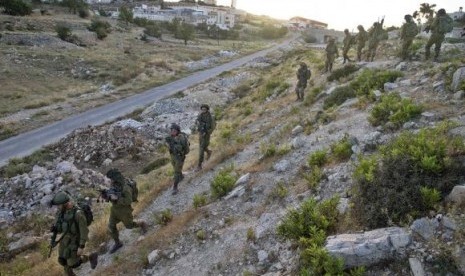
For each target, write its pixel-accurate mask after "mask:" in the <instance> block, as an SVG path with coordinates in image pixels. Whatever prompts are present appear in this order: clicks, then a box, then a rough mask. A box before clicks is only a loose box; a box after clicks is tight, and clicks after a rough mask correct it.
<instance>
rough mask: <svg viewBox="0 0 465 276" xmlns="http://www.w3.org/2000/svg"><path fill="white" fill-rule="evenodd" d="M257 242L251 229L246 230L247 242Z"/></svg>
mask: <svg viewBox="0 0 465 276" xmlns="http://www.w3.org/2000/svg"><path fill="white" fill-rule="evenodd" d="M256 240H257V236H256V235H255V231H254V230H253V228H252V227H249V228H248V229H247V241H250V242H255V241H256Z"/></svg>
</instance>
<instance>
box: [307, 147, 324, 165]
mask: <svg viewBox="0 0 465 276" xmlns="http://www.w3.org/2000/svg"><path fill="white" fill-rule="evenodd" d="M327 159H328V157H327V150H326V149H321V150H317V151H314V152H313V153H312V154H310V156H309V157H308V165H309V166H310V167H313V166H317V167H321V166H323V165H325V164H326V161H327Z"/></svg>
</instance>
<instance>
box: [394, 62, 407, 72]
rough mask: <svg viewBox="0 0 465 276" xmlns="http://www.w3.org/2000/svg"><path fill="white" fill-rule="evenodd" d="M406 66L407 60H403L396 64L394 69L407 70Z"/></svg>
mask: <svg viewBox="0 0 465 276" xmlns="http://www.w3.org/2000/svg"><path fill="white" fill-rule="evenodd" d="M407 68H408V67H407V62H405V61H402V62H400V63H399V64H397V66H396V70H398V71H405V70H407Z"/></svg>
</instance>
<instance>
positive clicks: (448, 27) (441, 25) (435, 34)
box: [425, 9, 453, 61]
mask: <svg viewBox="0 0 465 276" xmlns="http://www.w3.org/2000/svg"><path fill="white" fill-rule="evenodd" d="M452 29H453V20H452V18H450V17H449V16H448V15H447V13H446V10H445V9H440V10H438V13H437V14H436V17H435V18H434V19H433V22H432V23H431V25H429V26H428V27H427V28H426V32H429V31H431V36H430V38H429V40H428V42H427V43H426V45H425V59H429V58H430V48H431V46H433V44H434V60H435V61H437V59H438V57H439V52H440V51H441V45H442V42H443V41H444V38H445V37H446V33H449V32H451V31H452Z"/></svg>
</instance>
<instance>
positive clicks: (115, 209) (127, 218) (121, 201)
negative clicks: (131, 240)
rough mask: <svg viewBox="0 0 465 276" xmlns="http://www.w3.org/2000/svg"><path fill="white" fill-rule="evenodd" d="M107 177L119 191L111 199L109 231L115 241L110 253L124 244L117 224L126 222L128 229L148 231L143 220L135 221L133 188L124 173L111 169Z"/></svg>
mask: <svg viewBox="0 0 465 276" xmlns="http://www.w3.org/2000/svg"><path fill="white" fill-rule="evenodd" d="M107 177H108V178H110V179H111V180H112V185H113V186H114V187H115V189H116V191H118V192H119V195H118V196H115V198H113V199H111V198H110V202H111V209H110V219H109V220H108V231H109V232H110V236H111V237H112V239H113V240H114V241H115V244H114V246H113V247H112V249H111V250H110V254H111V253H114V252H115V251H116V250H118V249H119V248H121V247H122V246H123V245H122V243H121V241H120V239H119V232H118V228H117V227H116V225H117V224H118V223H120V222H122V223H123V224H124V227H126V228H127V229H133V228H137V227H140V228H141V231H142V233H145V232H146V231H147V229H146V228H147V225H146V223H145V222H143V221H134V217H133V215H132V211H133V209H132V206H131V204H132V199H133V197H132V190H131V187H129V185H128V184H126V180H125V179H124V177H123V175H122V174H121V173H120V172H119V171H118V170H115V169H112V170H109V171H108V172H107Z"/></svg>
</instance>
